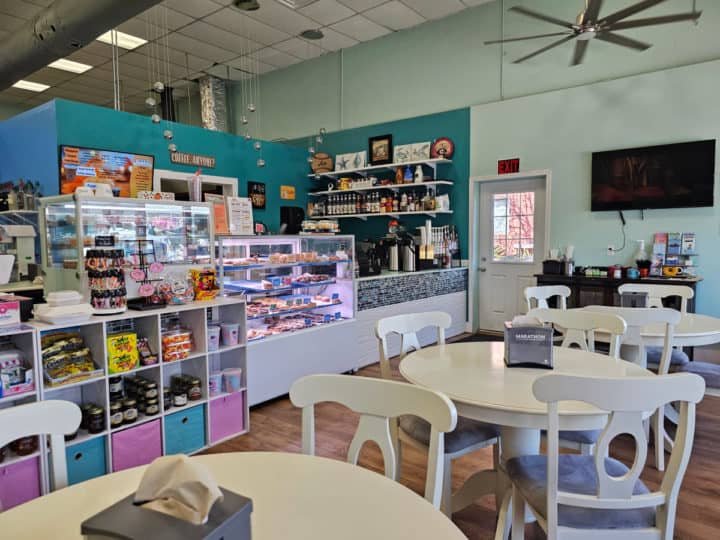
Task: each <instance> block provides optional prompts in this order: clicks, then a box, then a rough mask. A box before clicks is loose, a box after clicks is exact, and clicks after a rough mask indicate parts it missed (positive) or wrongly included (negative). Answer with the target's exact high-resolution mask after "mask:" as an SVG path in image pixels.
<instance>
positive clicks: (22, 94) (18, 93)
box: [3, 88, 47, 103]
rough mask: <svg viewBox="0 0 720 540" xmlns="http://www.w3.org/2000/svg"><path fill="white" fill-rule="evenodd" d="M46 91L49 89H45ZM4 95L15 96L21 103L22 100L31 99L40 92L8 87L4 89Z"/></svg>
mask: <svg viewBox="0 0 720 540" xmlns="http://www.w3.org/2000/svg"><path fill="white" fill-rule="evenodd" d="M45 92H47V90H45ZM43 93H44V92H43ZM3 95H4V96H6V97H9V98H14V99H16V100H17V101H16V103H20V102H21V101H24V100H26V99H30V98H31V97H33V96H34V95H39V93H38V92H31V91H30V90H20V89H19V88H6V89H5V90H3Z"/></svg>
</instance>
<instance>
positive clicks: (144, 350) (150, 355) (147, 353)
mask: <svg viewBox="0 0 720 540" xmlns="http://www.w3.org/2000/svg"><path fill="white" fill-rule="evenodd" d="M137 350H138V355H139V356H140V365H143V366H152V365H155V364H157V363H158V355H157V354H155V353H154V352H152V350H151V349H150V342H149V341H148V339H147V338H138V341H137Z"/></svg>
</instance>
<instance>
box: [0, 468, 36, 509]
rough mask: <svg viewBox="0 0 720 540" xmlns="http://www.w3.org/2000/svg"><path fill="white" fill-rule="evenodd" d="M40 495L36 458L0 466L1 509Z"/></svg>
mask: <svg viewBox="0 0 720 540" xmlns="http://www.w3.org/2000/svg"><path fill="white" fill-rule="evenodd" d="M39 496H40V462H39V460H38V458H31V459H26V460H25V461H21V462H20V463H13V464H12V465H6V466H5V467H2V466H0V504H2V508H3V510H9V509H10V508H12V507H13V506H18V505H19V504H22V503H25V502H28V501H31V500H32V499H35V498H37V497H39Z"/></svg>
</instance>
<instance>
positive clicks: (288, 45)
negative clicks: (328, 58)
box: [273, 38, 325, 60]
mask: <svg viewBox="0 0 720 540" xmlns="http://www.w3.org/2000/svg"><path fill="white" fill-rule="evenodd" d="M273 48H275V49H278V50H280V51H283V52H286V53H288V54H291V55H293V56H297V57H298V58H302V59H303V60H310V59H311V58H316V57H318V56H320V55H321V54H323V53H324V52H325V50H324V49H323V48H322V47H318V46H317V45H315V44H314V43H310V42H309V41H307V40H304V39H300V38H291V39H288V40H287V41H283V42H281V43H276V44H275V45H273Z"/></svg>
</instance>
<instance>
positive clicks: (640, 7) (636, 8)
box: [597, 0, 667, 25]
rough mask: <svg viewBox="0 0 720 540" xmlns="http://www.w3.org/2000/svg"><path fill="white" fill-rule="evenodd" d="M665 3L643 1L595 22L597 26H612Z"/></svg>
mask: <svg viewBox="0 0 720 540" xmlns="http://www.w3.org/2000/svg"><path fill="white" fill-rule="evenodd" d="M666 1H667V0H643V1H642V2H638V3H637V4H634V5H632V6H628V7H626V8H625V9H621V10H620V11H616V12H615V13H611V14H610V15H608V16H607V17H603V18H602V19H600V20H599V21H597V22H598V24H606V25H607V24H612V23H614V22H617V21H619V20H620V19H625V18H626V17H630V16H631V15H635V14H636V13H640V12H641V11H645V10H646V9H650V8H651V7H653V6H657V5H658V4H662V3H663V2H666Z"/></svg>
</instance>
